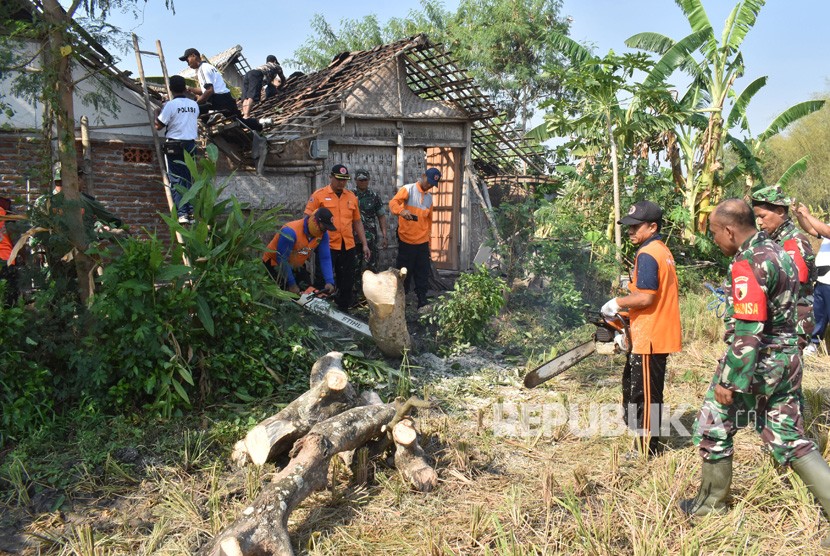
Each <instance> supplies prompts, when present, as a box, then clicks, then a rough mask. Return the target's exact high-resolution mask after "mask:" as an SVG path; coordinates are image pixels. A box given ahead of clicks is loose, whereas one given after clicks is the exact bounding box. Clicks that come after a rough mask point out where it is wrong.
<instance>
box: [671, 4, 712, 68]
mask: <svg viewBox="0 0 830 556" xmlns="http://www.w3.org/2000/svg"><path fill="white" fill-rule="evenodd" d="M674 2H675V4H677V5H678V6H680V9H681V10H683V15H685V16H686V19H687V20H688V21H689V26H691V28H692V31H694V32H696V33H697V32H703V33H704V34H706V35H707V39H708V40H707V41H706V48H705V49H704V53H705V54H706V57H707V58H711V57H712V55H713V54H714V52H715V51H716V50H717V48H718V45H717V43H716V42H715V33H714V31H713V30H712V24H711V23H710V22H709V16H708V15H706V10H705V9H703V4H702V3H701V0H674Z"/></svg>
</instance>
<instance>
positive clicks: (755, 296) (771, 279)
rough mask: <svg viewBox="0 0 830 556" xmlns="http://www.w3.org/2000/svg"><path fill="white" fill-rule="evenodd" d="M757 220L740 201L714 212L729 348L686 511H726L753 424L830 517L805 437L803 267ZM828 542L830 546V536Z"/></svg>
mask: <svg viewBox="0 0 830 556" xmlns="http://www.w3.org/2000/svg"><path fill="white" fill-rule="evenodd" d="M754 220H755V219H754V215H753V212H752V209H751V208H749V205H747V204H746V203H745V202H744V201H742V200H740V199H727V200H725V201H723V202H721V203H720V204H719V205H718V206H717V207H715V210H714V211H713V212H712V214H711V216H710V217H709V231H710V232H711V233H712V239H713V240H714V242H715V243H716V244H717V245H718V247H720V250H721V251H722V252H723V254H724V255H727V256H731V257H732V262H731V263H730V265H729V269H728V271H727V278H728V281H729V283H730V285H731V291H730V295H729V302H728V306H727V309H726V318H725V322H726V334H725V335H724V340H725V341H726V344H727V348H726V354H725V355H724V356H723V357H722V358H721V359H720V361H719V363H718V367H717V369H716V370H715V376H714V377H713V378H712V382H711V383H710V385H709V390H707V392H706V395H705V397H704V399H703V407H701V409H700V413H699V414H698V417H697V419H696V420H695V425H694V433H693V438H692V440H693V442H694V444H695V446H697V447H698V449H699V451H700V455H701V457H702V458H703V468H702V473H701V474H702V478H701V483H700V491H699V492H698V494H697V496H695V497H694V498H692V499H688V500H683V501H681V502H680V509H681V510H683V512H684V513H686V514H688V515H697V516H703V515H708V514H711V513H716V514H718V513H723V512H724V511H726V498H727V496H728V494H729V488H730V486H731V483H732V456H733V452H734V446H733V440H732V439H733V437H734V436H735V433H736V432H737V431H738V428H739V427H741V426H748V425H750V426H754V427H755V429H756V430H757V431H758V433H759V434H760V435H761V439H762V440H763V441H764V445H765V446H766V448H767V449H768V451H769V452H771V453H772V456H773V457H774V458H775V460H776V461H777V462H778V463H779V464H781V465H784V466H786V465H790V466H792V469H793V471H795V472H796V474H797V475H798V476H799V477H800V478H801V480H802V481H803V482H804V484H805V485H806V486H807V488H808V489H809V490H810V492H811V493H812V494H813V496H815V497H816V500H817V501H818V502H819V504H820V505H821V507H822V508H823V510H824V514H825V516H826V517H828V518H830V467H828V465H827V462H826V461H824V458H822V456H821V453H820V452H819V451H818V450H817V448H816V445H815V444H814V443H813V442H812V441H811V440H809V439H808V438H807V437H806V436H805V434H804V418H803V417H802V414H801V410H800V408H799V390H800V389H801V374H802V370H801V355H800V353H799V349H798V345H797V344H798V337H797V335H796V321H797V319H798V310H797V303H798V298H799V274H798V269H797V266H796V263H795V262H794V261H793V259H792V258H791V257H790V256H789V255H788V254H787V253H786V251H785V250H784V249H783V248H782V247H781V246H779V245H777V244H776V243H775V242H774V241H773V240H772V239H770V237H769V236H767V234H766V233H765V232H764V231H758V230H757V229H756V228H755V221H754ZM821 546H822V548H830V537H828V538H825V539H824V540H823V541H822V543H821Z"/></svg>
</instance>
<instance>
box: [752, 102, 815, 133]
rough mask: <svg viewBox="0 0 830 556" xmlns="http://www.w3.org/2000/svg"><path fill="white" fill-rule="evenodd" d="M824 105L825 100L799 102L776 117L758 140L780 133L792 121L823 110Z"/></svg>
mask: <svg viewBox="0 0 830 556" xmlns="http://www.w3.org/2000/svg"><path fill="white" fill-rule="evenodd" d="M822 106H824V101H823V100H808V101H806V102H801V103H798V104H796V105H794V106H790V107H789V108H787V109H786V110H784V111H783V112H782V113H781V114H780V115H779V116H778V117H777V118H775V119H774V120H773V121H772V123H771V124H769V127H768V128H767V129H766V130H765V131H764V132H763V133H762V134H761V135H759V136H758V141H759V142H763V141H766V140H767V139H769V138H770V137H772V136H773V135H777V134H779V133H780V132H781V131H782V130H783V129H784V128H786V127H787V126H788V125H790V124H791V123H793V122H795V121H796V120H799V119H801V118H803V117H804V116H807V115H809V114H812V113H813V112H817V111H819V110H821V107H822Z"/></svg>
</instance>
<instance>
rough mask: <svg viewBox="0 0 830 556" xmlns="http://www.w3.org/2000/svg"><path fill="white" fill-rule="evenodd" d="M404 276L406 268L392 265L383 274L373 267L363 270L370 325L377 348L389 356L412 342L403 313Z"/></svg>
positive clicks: (399, 354) (399, 353)
mask: <svg viewBox="0 0 830 556" xmlns="http://www.w3.org/2000/svg"><path fill="white" fill-rule="evenodd" d="M405 278H406V269H405V268H404V269H401V270H397V269H394V268H390V269H389V270H384V271H383V272H381V273H380V274H375V273H374V272H372V271H371V270H366V271H365V272H364V273H363V295H365V296H366V301H367V303H368V304H369V329H370V330H371V331H372V338H373V339H374V340H375V343H376V344H377V346H378V348H379V349H380V351H381V352H383V354H384V355H386V356H387V357H400V356H401V355H403V353H404V350H406V349H409V347H410V345H411V344H412V340H411V338H410V337H409V329H408V328H407V327H406V318H405V315H404V309H405V308H406V300H405V297H404V291H403V282H404V279H405Z"/></svg>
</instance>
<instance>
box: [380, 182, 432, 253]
mask: <svg viewBox="0 0 830 556" xmlns="http://www.w3.org/2000/svg"><path fill="white" fill-rule="evenodd" d="M403 209H406V210H408V211H409V212H411V213H412V214H414V215H415V216H417V217H418V220H406V219H405V218H403V217H402V216H400V214H401V211H402V210H403ZM389 210H390V211H391V212H392V214H397V215H398V237H399V238H400V240H401V241H403V242H404V243H409V244H411V245H418V244H421V243H428V242H429V237H430V231H431V230H432V193H428V192H426V191H424V190H423V189H421V184H420V183H419V182H416V183H410V184H407V185H404V186H403V187H401V188H400V189H399V190H398V192H397V193H396V194H395V196H394V197H392V200H390V201H389Z"/></svg>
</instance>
